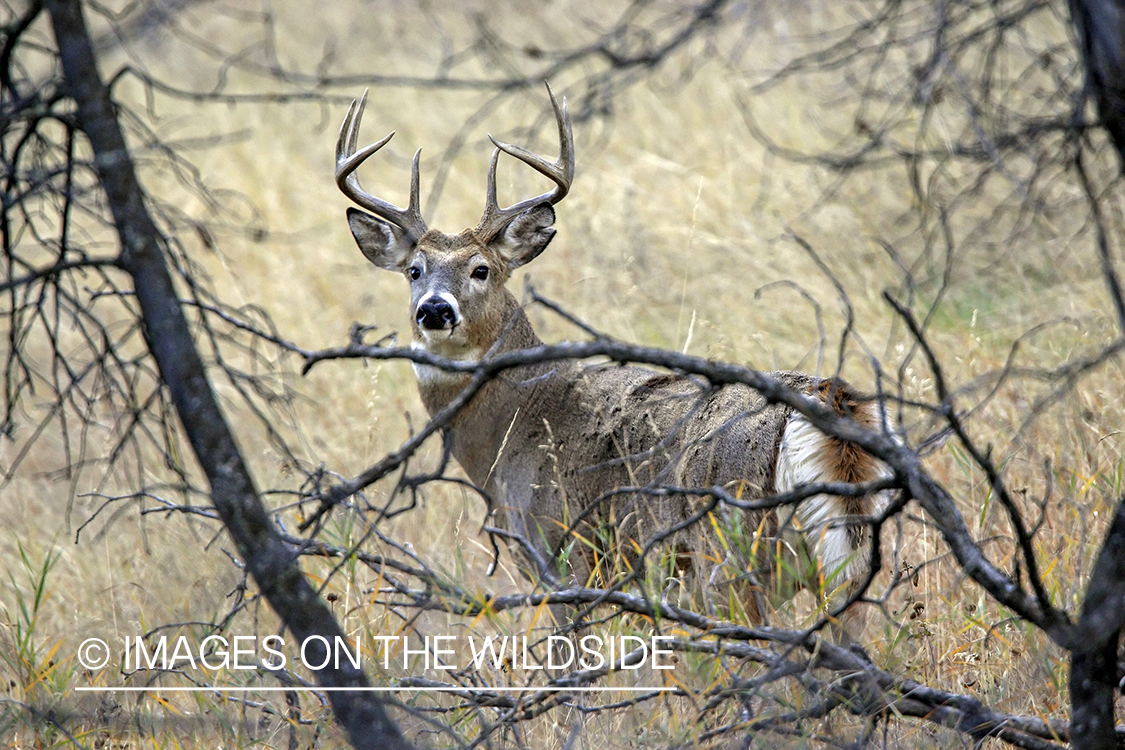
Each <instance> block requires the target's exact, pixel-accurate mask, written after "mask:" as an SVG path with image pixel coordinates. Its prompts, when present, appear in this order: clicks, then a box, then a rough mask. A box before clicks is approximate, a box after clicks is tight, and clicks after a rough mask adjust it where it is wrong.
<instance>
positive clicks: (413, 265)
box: [336, 85, 889, 642]
mask: <svg viewBox="0 0 1125 750" xmlns="http://www.w3.org/2000/svg"><path fill="white" fill-rule="evenodd" d="M547 91H548V95H549V96H550V100H551V106H552V107H553V109H554V115H555V122H556V124H557V127H558V138H559V156H558V157H557V159H555V160H554V161H553V162H552V161H548V159H547V158H545V157H542V156H539V155H537V154H535V153H532V152H531V151H529V150H527V149H524V148H522V147H520V146H515V145H511V144H508V143H503V142H501V141H499V140H497V139H496V138H493V137H492V136H491V135H489V139H490V140H491V141H492V143H493V145H494V146H495V148H494V150H493V152H492V158H491V163H490V166H489V170H488V177H487V184H486V190H485V208H484V213H483V214H482V216H481V219H480V221H479V223H478V224H477V226H476V227H475V228H468V229H465V230H463V231H461V232H459V233H457V234H446V233H444V232H441V231H439V230H436V229H430V228H429V227H428V226H427V225H426V222H425V220H424V219H423V218H422V215H421V211H420V209H419V158H420V155H421V149H419V151H418V152H417V153H415V155H414V159H413V163H412V167H411V179H410V196H409V204H408V206H407V207H406V208H400V207H398V206H395V205H393V204H392V203H389V202H388V201H386V200H383V199H381V198H378V197H376V196H374V195H372V194H370V193H368V192H366V191H365V190H364V189H363V188H362V187H360V184H359V179H358V176H357V174H356V170H357V168H358V167H359V166H360V165H361V164H363V163H364V162H365V161H366V160H367V159H369V158H370V157H371V156H372V155H373V154H375V153H376V152H378V151H379V150H380V149H381V148H382V147H383V146H385V145H386V144H387V142H388V141H390V139H391V138H392V137H393V136H394V132H391V133H390V134H389V135H387V136H386V137H384V138H382V139H381V140H379V141H376V142H374V143H372V144H370V145H368V146H366V147H364V148H362V149H357V144H358V137H359V129H360V122H361V120H362V117H363V112H364V108H365V106H366V101H367V92H366V91H365V92H364V94H363V96H362V97H361V98H360V99H359V101H358V103H357V102H356V101H354V100H353V102H352V104H351V107H350V108H349V110H348V113H347V116H346V117H345V118H344V121H343V124H342V126H341V129H340V134H339V137H338V140H337V144H336V183H337V185H338V187H339V189H340V190H341V191H342V192H343V193H344V195H345V196H347V197H348V198H349V199H350V200H351V201H352V202H353V203H354V204H355V205H356V206H358V208H356V207H349V208H348V210H347V220H348V224H349V227H350V229H351V232H352V235H353V236H354V238H355V241H356V243H357V244H358V245H359V249H360V251H361V252H362V253H363V255H364V256H365V257H366V258H367V259H368V260H369V261H370V262H371V263H373V264H374V265H375V266H377V267H378V268H381V269H385V270H387V271H393V272H395V273H398V274H401V275H403V276H404V277H405V279H406V281H407V283H408V284H409V287H410V324H411V330H412V343H411V347H412V348H416V349H420V350H423V351H424V352H427V353H429V354H432V355H436V356H438V357H443V358H446V359H448V360H453V361H458V362H475V361H479V360H481V359H483V358H485V357H489V356H493V355H496V354H499V353H504V352H512V351H518V350H523V349H528V348H531V347H536V346H540V345H541V344H542V343H543V342H542V341H541V340H540V338H539V336H538V335H537V334H536V332H535V331H534V330H533V328H532V325H531V322H530V320H529V318H528V316H527V314H526V312H525V309H524V306H523V305H522V304H521V303H520V302H519V301H518V300H517V298H516V297H515V295H514V294H513V293H512V292H511V291H510V290H509V289H508V288H507V287H506V282H508V281H509V279H510V278H511V277H512V274H513V272H514V271H515V270H516V269H518V268H520V267H522V266H524V265H526V264H528V263H531V262H532V261H534V260H535V259H536V258H537V257H539V255H540V254H542V253H543V252H544V250H546V248H547V247H548V245H550V243H551V240H552V239H553V238H554V236H555V234H556V229H555V228H554V226H553V225H554V222H555V210H554V206H556V205H558V204H559V202H560V201H562V200H563V199H564V198H565V197H566V195H567V194H568V192H569V191H570V187H571V183H572V181H573V178H574V167H575V157H574V136H573V133H572V128H571V122H570V115H569V111H568V109H567V105H566V99H565V98H564V99H563V101H562V104H561V105H560V103H559V101H558V99H557V98H556V97H555V95H554V92H552V91H551V88H550V86H549V85H548V86H547ZM501 153H504V154H508V155H509V156H511V157H514V158H515V159H516V160H518V161H519V162H522V163H523V164H525V165H527V166H528V167H530V168H532V169H533V170H535V171H536V172H538V173H539V174H541V175H543V176H545V177H547V178H548V179H549V180H550V181H551V182H553V183H554V187H553V188H552V189H551V190H550V191H548V192H546V193H543V194H542V195H536V196H534V197H530V198H526V199H524V200H520V201H518V202H516V203H514V204H512V205H510V206H508V207H506V208H501V207H500V206H499V202H498V199H497V189H496V167H497V163H498V160H499V158H500V155H501ZM361 209H362V210H361ZM413 368H414V373H415V376H416V379H417V385H418V390H419V394H420V396H421V400H422V402H423V404H424V406H425V408H426V409H427V411H428V412H429V413H430V415H431V416H433V415H436V414H438V413H439V412H441V411H442V410H443V409H444V408H445V407H447V406H448V405H449V404H450V403H451V402H453V401H454V399H456V398H457V397H458V395H459V394H460V393H461V391H462V389H464V387H465V386H466V384H467V383H468V382H469V378H470V374H468V373H466V372H463V371H451V370H450V369H447V368H445V369H443V368H441V367H438V366H437V365H434V364H428V363H426V362H419V361H418V360H415V362H414V364H413ZM770 374H771V375H772V376H773V377H774V378H777V379H778V380H780V381H781V382H782V383H784V384H785V385H786V386H788V387H789V388H791V389H793V390H794V391H798V392H801V393H804V394H806V395H808V396H810V397H812V398H817V399H820V400H821V401H822V402H824V403H825V404H827V405H829V406H831V407H832V408H834V409H835V410H836V411H837V413H840V414H843V415H846V416H848V417H850V418H851V419H854V420H856V421H857V422H859V423H861V424H863V425H865V426H868V427H871V428H878V429H889V426H888V423H887V421H886V417H885V409H883V408H882V406H881V405H880V404H879V403H878V402H877V400H875V399H871V398H867V397H865V396H863V395H862V394H860V393H859V392H857V391H856V390H855V389H853V388H852V387H851V386H850V385H848V384H847V383H846V382H844V381H843V380H842V379H840V378H837V377H818V376H815V375H811V374H807V373H802V372H794V371H781V372H773V373H770ZM445 440H446V445H447V447H448V450H449V451H450V453H451V454H452V456H453V457H454V458H455V459H456V461H457V462H458V464H459V465H460V466H461V468H462V469H463V471H464V472H465V474H466V475H467V476H468V478H469V480H470V481H471V482H472V484H473V485H474V486H475V487H477V488H478V489H479V491H480V492H481V494H482V496H483V497H484V498H486V500H487V502H488V503H489V506H490V507H489V512H490V514H491V516H490V517H491V518H493V519H494V525H495V526H496V527H497V528H498V529H500V530H502V531H504V532H505V533H504V536H505V537H506V538H507V539H508V540H509V544H508V548H509V550H511V552H512V554H513V557H514V558H515V559H517V560H519V561H520V567H521V570H522V571H523V572H524V573H525V574H526V575H527V576H528V577H529V578H531V579H533V580H537V581H542V582H545V583H546V584H549V585H551V586H559V585H563V584H570V585H575V584H576V585H579V586H585V585H589V584H590V582H591V580H592V579H593V578H594V577H597V576H602V577H603V578H604V576H605V575H606V574H607V568H609V567H610V566H608V564H607V559H608V556H609V555H610V554H611V553H612V552H613V550H612V549H610V547H612V546H613V545H614V544H616V545H617V551H618V552H619V553H623V554H624V557H625V559H626V560H627V562H628V565H630V566H633V565H637V564H642V562H643V561H639V560H638V554H639V552H640V551H641V550H642V549H643V548H644V545H645V541H646V540H647V539H649V538H651V537H653V535H655V534H660V533H661V532H665V533H666V531H667V530H668V529H672V528H674V527H676V525H677V524H683V523H684V522H685V521H686V520H687V519H690V518H692V517H693V514H695V513H696V512H697V508H698V507H699V503H700V501H701V498H700V496H698V495H692V494H691V493H689V492H686V491H685V492H663V493H654V492H646V491H645V489H644V488H646V487H648V488H652V487H679V488H707V487H720V488H724V489H725V490H726V491H728V492H729V493H730V494H731V496H733V497H738V498H739V499H740V500H743V501H746V500H753V499H760V498H766V497H770V496H772V495H776V494H779V493H785V492H790V491H793V490H796V489H798V488H800V487H802V486H805V485H812V484H816V483H827V482H848V483H853V484H860V483H864V482H873V481H876V480H878V479H880V478H883V477H887V476H889V472H888V470H887V468H886V467H885V466H884V465H883V464H882V463H881V462H880V461H878V460H877V459H875V458H874V457H872V456H871V455H869V454H867V453H865V452H863V451H862V450H861V449H859V448H857V447H856V446H855V445H853V444H851V443H847V442H844V441H842V440H840V439H837V438H834V437H830V436H828V435H826V434H824V433H823V432H821V431H819V430H817V429H816V428H815V427H814V426H813V425H812V424H811V423H810V421H809V420H808V419H807V418H806V417H805V416H803V415H802V414H800V413H799V412H797V411H795V410H793V409H792V408H791V407H788V406H786V405H783V404H779V403H769V402H767V400H766V399H765V398H764V397H763V396H761V395H760V394H759V393H757V392H756V391H754V390H752V389H751V388H749V387H746V386H741V385H728V386H725V387H722V388H715V387H711V386H710V385H709V384H707V383H706V382H703V381H702V379H700V378H698V377H692V376H690V375H687V374H679V373H675V372H661V371H657V370H653V369H648V368H645V367H640V366H623V365H617V364H605V363H580V362H574V361H551V362H541V363H537V364H535V363H533V364H527V365H525V366H521V367H518V368H516V369H513V370H511V371H508V372H506V373H504V375H503V376H502V377H497V378H494V379H492V380H490V381H489V382H487V383H486V384H485V385H484V386H483V387H482V388H480V390H479V391H478V392H477V393H476V395H475V396H474V397H473V398H472V399H471V400H470V401H469V402H468V403H467V404H466V405H465V406H464V407H463V408H462V409H461V410H460V411H459V412H458V413H457V414H456V415H455V416H454V417H453V418H452V420H451V421H449V422H448V424H447V425H446V427H445ZM630 488H634V489H633V490H630ZM888 493H889V490H882V491H879V492H872V493H869V494H868V495H866V496H862V497H851V496H836V495H830V494H815V495H811V496H809V497H806V498H804V499H803V500H801V501H800V502H798V503H796V504H795V505H794V504H791V505H782V506H778V507H776V508H773V509H758V510H746V509H741V510H734V509H732V508H729V507H726V508H723V509H722V511H721V515H722V519H721V520H722V521H723V523H722V524H716V523H708V522H707V519H704V520H703V521H702V522H701V523H697V524H695V525H694V526H692V527H690V528H687V529H684V530H683V531H680V532H678V533H677V534H675V535H673V536H670V537H669V538H668V539H667V541H666V543H664V544H663V546H662V548H661V549H662V550H663V553H664V556H663V557H661V558H660V559H661V560H662V561H667V563H668V566H667V573H668V578H669V580H670V581H671V580H679V579H684V580H691V581H694V582H695V583H692V584H689V585H688V587H689V588H690V589H691V591H692V592H694V593H693V595H695V594H697V593H699V592H700V591H701V590H703V588H706V585H707V584H708V582H713V581H714V580H715V579H716V570H717V569H718V568H720V567H722V566H723V565H724V564H728V563H730V560H729V555H728V557H727V558H724V559H720V558H721V557H722V555H721V553H720V552H719V550H721V546H720V545H719V544H718V543H717V539H716V535H717V534H719V533H721V532H722V530H723V529H726V530H727V531H728V534H729V531H730V530H731V529H736V530H738V531H739V532H740V534H742V535H743V538H744V539H743V541H744V543H743V545H742V548H743V549H744V550H749V552H748V553H747V554H745V555H743V558H745V559H740V560H738V561H737V566H740V567H739V568H738V569H737V570H734V571H733V574H732V575H729V576H727V577H726V578H727V580H729V581H731V582H733V584H734V585H737V586H738V587H739V588H738V591H737V592H735V593H736V603H737V604H738V605H739V606H740V608H742V609H743V610H744V611H745V613H746V615H747V617H748V618H749V619H750V621H751V622H761V621H762V619H763V617H764V614H765V608H766V606H767V604H766V603H765V599H764V598H763V591H766V590H767V589H770V588H771V585H772V584H770V583H763V581H770V580H771V576H772V577H773V579H776V578H777V577H778V569H779V567H791V566H793V565H803V566H804V567H803V568H801V569H802V570H806V571H808V575H807V577H806V578H805V579H802V580H798V581H797V582H796V583H795V584H793V583H792V582H791V583H789V584H785V585H784V586H783V585H781V584H776V585H772V586H773V590H774V591H775V593H778V592H780V593H782V596H783V597H784V596H792V595H793V592H794V591H795V590H796V589H798V588H800V587H801V586H805V587H809V588H813V587H816V586H818V585H819V590H820V591H821V595H822V596H826V594H825V593H824V592H825V590H832V591H834V592H835V593H834V594H833V596H834V597H835V598H834V599H833V601H839V597H840V596H843V595H847V594H849V593H850V592H851V591H852V590H853V589H854V588H855V587H856V586H857V585H858V582H859V581H861V580H863V578H864V576H865V574H866V571H867V565H868V562H867V561H868V549H869V545H870V544H872V543H873V540H872V538H871V537H872V534H871V528H872V525H871V523H870V520H871V519H872V518H874V517H876V516H878V514H879V513H880V512H881V511H882V510H883V509H884V508H885V507H886V506H887V504H888V502H889V497H888ZM716 529H718V530H716ZM607 531H608V532H610V535H609V536H607ZM513 540H514V541H513ZM745 540H750V541H749V542H748V543H746V542H745ZM876 541H877V540H876ZM782 558H784V559H785V560H786V561H787V566H781V565H779V564H778V561H779V560H780V559H782ZM662 564H663V563H662ZM728 567H730V566H729V565H728ZM660 569H661V570H664V568H663V567H661V568H660ZM728 593H729V592H728ZM717 598H718V599H719V600H720V601H722V597H721V596H720V597H717ZM728 600H729V597H728ZM854 609H855V608H854V607H852V608H850V609H849V610H848V611H847V612H845V613H844V614H843V615H842V616H841V620H843V619H844V618H848V620H849V622H845V623H844V624H842V625H841V624H840V623H838V622H837V623H835V624H836V625H838V626H839V633H840V635H841V638H842V639H843V640H845V641H848V642H852V641H853V640H854V635H853V632H852V631H853V630H854V629H855V628H856V627H857V626H856V625H855V623H854V616H852V615H850V614H849V612H851V611H852V610H854ZM859 627H861V626H859Z"/></svg>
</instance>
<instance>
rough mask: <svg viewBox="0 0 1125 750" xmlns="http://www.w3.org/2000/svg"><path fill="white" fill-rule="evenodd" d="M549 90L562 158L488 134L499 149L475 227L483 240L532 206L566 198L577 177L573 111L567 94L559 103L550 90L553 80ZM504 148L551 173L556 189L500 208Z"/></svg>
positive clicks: (545, 172) (543, 173)
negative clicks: (498, 184)
mask: <svg viewBox="0 0 1125 750" xmlns="http://www.w3.org/2000/svg"><path fill="white" fill-rule="evenodd" d="M547 93H548V94H549V95H550V96H551V106H552V107H554V108H555V120H556V122H558V125H559V158H558V159H557V160H556V161H555V162H554V163H551V162H548V161H547V160H546V159H544V158H543V157H542V156H538V155H536V154H533V153H532V152H530V151H528V150H527V149H525V148H522V147H520V146H513V145H511V144H508V143H501V142H500V141H498V140H496V139H495V138H493V137H492V135H489V136H488V137H489V138H490V139H491V140H492V142H493V143H494V144H495V145H496V150H495V151H493V152H492V164H491V165H490V166H489V168H488V192H487V194H486V195H485V206H484V215H483V216H481V219H480V224H478V225H477V230H476V234H477V236H478V237H479V238H480V239H481V240H482V241H483V242H488V241H489V240H490V239H492V238H493V237H495V236H496V235H497V234H498V233H499V232H500V231H502V230H503V229H504V227H505V226H507V224H508V222H509V221H511V220H512V218H514V217H515V216H518V215H519V214H521V213H523V212H524V211H526V210H527V209H529V208H531V207H532V206H536V205H538V204H540V203H543V202H547V203H550V204H551V205H554V204H555V203H558V202H559V201H561V200H562V199H563V198H565V197H566V194H567V193H568V192H569V191H570V183H571V181H572V180H573V179H574V134H573V133H572V132H571V130H570V113H569V112H568V111H567V109H566V97H563V101H562V106H561V107H560V106H559V102H558V100H557V99H556V98H555V92H553V91H551V85H550V84H547ZM501 151H503V152H504V153H506V154H508V155H510V156H514V157H515V158H517V159H519V160H520V161H522V162H523V163H524V164H526V165H528V166H529V167H531V168H532V169H534V170H535V171H536V172H539V173H540V174H542V175H544V176H546V177H549V178H550V179H551V180H553V181H554V182H555V189H554V190H552V191H551V192H549V193H543V194H542V195H537V196H535V197H534V198H528V199H527V200H522V201H520V202H519V203H515V204H513V205H511V206H508V207H507V208H500V206H499V205H498V204H497V202H496V162H497V161H498V160H499V158H500V152H501Z"/></svg>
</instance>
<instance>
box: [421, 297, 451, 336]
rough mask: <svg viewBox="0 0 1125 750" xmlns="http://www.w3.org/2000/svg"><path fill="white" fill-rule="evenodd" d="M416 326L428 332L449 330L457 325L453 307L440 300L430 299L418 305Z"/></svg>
mask: <svg viewBox="0 0 1125 750" xmlns="http://www.w3.org/2000/svg"><path fill="white" fill-rule="evenodd" d="M416 317H417V319H418V325H419V326H420V327H422V328H425V329H427V330H430V331H440V330H441V329H442V328H450V327H452V326H454V325H456V323H457V313H456V312H455V311H454V310H453V305H451V304H449V303H448V302H446V301H445V300H443V299H441V298H435V297H431V298H430V299H428V300H425V301H424V302H422V304H420V305H418V313H417V315H416Z"/></svg>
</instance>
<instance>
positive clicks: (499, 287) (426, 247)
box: [336, 86, 574, 359]
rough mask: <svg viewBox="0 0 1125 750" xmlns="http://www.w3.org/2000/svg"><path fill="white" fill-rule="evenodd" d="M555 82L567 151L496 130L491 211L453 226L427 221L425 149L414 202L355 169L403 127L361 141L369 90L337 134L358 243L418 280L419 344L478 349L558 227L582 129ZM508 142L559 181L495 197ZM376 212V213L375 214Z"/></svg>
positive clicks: (447, 350) (492, 335)
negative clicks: (369, 188)
mask: <svg viewBox="0 0 1125 750" xmlns="http://www.w3.org/2000/svg"><path fill="white" fill-rule="evenodd" d="M547 92H548V94H550V97H551V104H552V106H553V107H554V110H555V119H556V121H557V123H558V128H559V143H560V148H559V157H558V159H556V160H555V161H554V162H553V163H552V162H548V161H547V160H546V159H544V158H543V157H541V156H537V155H536V154H533V153H531V152H530V151H528V150H526V149H524V148H521V147H519V146H513V145H510V144H507V143H501V142H500V141H498V140H496V139H495V138H493V137H492V136H491V135H489V138H490V139H491V140H492V142H493V144H494V145H495V146H496V150H495V151H493V153H492V163H491V165H490V166H489V169H488V186H487V191H486V195H485V208H484V214H483V215H482V216H481V220H480V223H479V224H478V225H477V226H476V228H475V229H465V230H464V231H462V232H460V233H458V234H445V233H444V232H440V231H437V230H433V229H429V228H427V227H426V222H425V220H424V219H423V218H422V216H421V213H420V211H419V201H418V159H419V156H420V154H421V150H419V151H418V153H416V154H415V155H414V162H413V165H412V167H411V176H410V204H409V206H407V207H406V208H405V209H403V208H399V207H397V206H394V205H392V204H390V203H388V202H387V201H384V200H382V199H380V198H376V197H375V196H373V195H371V194H369V193H367V192H366V191H364V190H363V188H361V187H360V186H359V178H358V177H357V176H356V174H355V170H356V168H357V167H359V165H360V164H362V163H363V162H364V161H365V160H366V159H367V158H368V157H370V156H371V155H372V154H374V153H375V152H376V151H378V150H379V149H380V148H382V147H383V146H384V145H386V143H387V142H388V141H390V139H391V137H392V136H394V133H393V132H392V133H390V134H389V135H387V136H386V137H385V138H383V139H382V140H380V141H376V142H375V143H372V144H371V145H369V146H367V147H365V148H363V149H361V150H359V151H357V150H356V143H357V140H358V137H359V125H360V120H361V118H362V117H363V110H364V106H365V104H366V102H367V92H366V91H364V93H363V96H362V97H361V98H360V100H359V102H358V104H357V103H356V102H354V101H353V102H352V105H351V107H350V108H349V109H348V114H347V116H346V117H345V118H344V123H343V125H342V126H341V128H340V137H339V140H338V141H337V143H336V184H337V185H338V186H339V187H340V190H341V191H343V193H344V194H345V195H347V196H348V197H349V198H351V199H352V200H353V201H354V202H355V203H356V204H357V205H358V206H360V207H361V208H364V209H367V211H370V212H371V213H366V212H364V211H359V210H357V209H354V208H349V209H348V224H349V226H350V227H351V230H352V234H353V235H354V236H355V239H356V242H357V243H358V244H359V249H360V250H362V251H363V254H364V255H365V256H366V257H367V259H368V260H370V261H371V262H372V263H374V264H375V265H376V266H378V267H380V268H385V269H387V270H389V271H397V272H399V273H401V274H403V275H404V276H406V279H407V281H409V282H410V291H411V302H410V317H411V324H412V327H413V330H414V343H415V346H420V347H423V348H425V349H427V350H429V351H432V352H433V353H435V354H441V355H443V356H447V357H450V358H454V359H479V358H480V357H481V356H483V355H484V354H485V352H487V351H488V350H489V348H491V346H492V345H493V344H494V343H495V342H496V339H497V337H498V336H499V335H500V332H501V329H502V327H503V325H504V322H505V321H504V313H505V310H506V309H507V307H508V306H509V301H510V300H511V295H510V293H508V292H507V291H506V290H505V289H504V284H505V283H506V282H507V280H508V279H509V278H510V277H511V274H512V271H514V270H515V269H517V268H519V267H520V266H522V265H524V264H526V263H530V262H531V261H532V260H534V259H535V258H536V257H538V255H539V254H540V253H542V252H543V250H544V249H546V247H547V245H548V244H549V243H550V242H551V239H552V238H553V237H554V235H555V229H554V227H553V226H552V225H553V224H554V221H555V212H554V209H553V208H552V206H553V205H554V204H555V203H558V202H559V201H561V200H562V199H563V198H564V197H565V196H566V194H567V192H568V191H569V190H570V183H571V181H572V180H573V178H574V136H573V134H572V133H571V128H570V115H569V114H568V112H567V109H566V100H565V99H563V103H562V105H561V106H560V105H559V102H558V100H557V99H555V95H554V93H553V92H552V91H551V88H550V86H548V87H547ZM501 151H503V152H505V153H507V154H509V155H511V156H514V157H515V158H517V159H519V160H520V161H522V162H524V163H525V164H527V165H528V166H530V167H532V168H533V169H535V170H536V171H537V172H539V173H541V174H543V175H545V176H547V177H549V178H550V179H551V180H552V181H554V183H555V187H554V189H553V190H551V191H550V192H547V193H543V194H542V195H537V196H535V197H533V198H528V199H526V200H522V201H520V202H518V203H515V204H513V205H511V206H508V207H507V208H500V206H499V204H498V203H497V199H496V164H497V161H498V159H499V157H500V152H501ZM372 214H373V215H372Z"/></svg>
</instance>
